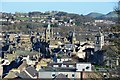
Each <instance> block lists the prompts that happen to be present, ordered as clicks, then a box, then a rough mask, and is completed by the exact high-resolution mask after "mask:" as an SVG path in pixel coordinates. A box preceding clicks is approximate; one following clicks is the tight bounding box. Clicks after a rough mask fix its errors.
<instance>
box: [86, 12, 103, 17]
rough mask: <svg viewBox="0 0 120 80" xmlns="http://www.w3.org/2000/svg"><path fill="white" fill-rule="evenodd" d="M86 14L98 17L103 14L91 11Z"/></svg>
mask: <svg viewBox="0 0 120 80" xmlns="http://www.w3.org/2000/svg"><path fill="white" fill-rule="evenodd" d="M86 16H89V17H93V18H98V17H101V16H104V14H101V13H96V12H92V13H89V14H87V15H86Z"/></svg>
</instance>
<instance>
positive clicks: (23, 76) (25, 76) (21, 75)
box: [18, 71, 31, 79]
mask: <svg viewBox="0 0 120 80" xmlns="http://www.w3.org/2000/svg"><path fill="white" fill-rule="evenodd" d="M18 76H19V77H20V78H23V79H24V78H31V77H30V76H29V75H28V74H27V73H26V72H25V71H23V72H21V73H20V74H19V75H18Z"/></svg>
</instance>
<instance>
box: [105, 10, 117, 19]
mask: <svg viewBox="0 0 120 80" xmlns="http://www.w3.org/2000/svg"><path fill="white" fill-rule="evenodd" d="M104 17H106V18H110V17H112V18H115V17H117V14H116V13H115V12H114V11H112V12H109V13H108V14H106V15H105V16H104Z"/></svg>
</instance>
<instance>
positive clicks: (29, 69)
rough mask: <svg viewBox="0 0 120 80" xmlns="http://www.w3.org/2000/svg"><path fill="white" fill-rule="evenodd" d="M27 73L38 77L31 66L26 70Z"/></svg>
mask: <svg viewBox="0 0 120 80" xmlns="http://www.w3.org/2000/svg"><path fill="white" fill-rule="evenodd" d="M26 71H27V72H28V73H29V74H30V75H31V76H33V77H35V76H37V75H38V72H37V70H36V69H35V68H34V67H31V66H29V67H28V68H26Z"/></svg>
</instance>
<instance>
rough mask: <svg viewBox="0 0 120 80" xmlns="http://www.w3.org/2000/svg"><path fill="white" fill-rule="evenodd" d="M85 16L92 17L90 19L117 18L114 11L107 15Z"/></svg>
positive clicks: (94, 14)
mask: <svg viewBox="0 0 120 80" xmlns="http://www.w3.org/2000/svg"><path fill="white" fill-rule="evenodd" d="M86 16H88V17H92V18H95V19H110V18H117V14H116V13H115V11H112V12H109V13H107V14H101V13H96V12H92V13H89V14H87V15H86Z"/></svg>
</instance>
